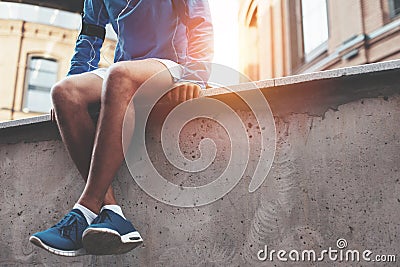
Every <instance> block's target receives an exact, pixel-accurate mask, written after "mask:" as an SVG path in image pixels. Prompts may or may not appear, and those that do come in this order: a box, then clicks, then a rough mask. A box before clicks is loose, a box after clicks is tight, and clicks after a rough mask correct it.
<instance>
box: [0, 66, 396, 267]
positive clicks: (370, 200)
mask: <svg viewBox="0 0 400 267" xmlns="http://www.w3.org/2000/svg"><path fill="white" fill-rule="evenodd" d="M399 66H400V62H399V61H394V62H390V63H380V64H377V65H373V66H370V68H372V70H371V69H370V68H369V66H361V67H358V68H347V69H344V70H338V71H337V73H342V74H343V73H344V74H343V75H342V74H340V75H333V76H330V77H328V76H326V77H325V78H323V79H319V78H316V79H312V76H308V78H307V79H305V80H302V81H299V80H298V78H284V79H286V82H278V80H274V81H273V83H272V84H271V82H267V83H265V84H267V85H268V86H266V87H265V88H263V89H262V92H263V94H264V96H265V97H266V99H268V101H269V103H270V106H271V109H272V111H273V114H274V116H275V124H276V129H277V150H276V155H275V160H274V163H273V165H272V169H271V171H270V172H269V174H268V177H267V180H266V181H265V182H264V183H263V184H262V186H261V188H259V189H258V190H257V191H255V192H254V193H249V192H248V185H249V182H250V179H251V175H252V173H253V172H254V168H255V165H256V164H257V159H258V155H259V147H260V128H259V127H258V126H257V123H256V121H255V119H254V116H253V114H252V113H251V112H250V111H249V110H248V108H247V107H246V106H245V105H244V103H243V101H241V100H240V99H239V98H238V96H236V95H234V94H232V93H230V94H228V93H222V92H221V91H218V89H212V90H210V91H208V92H207V97H213V98H215V99H218V100H221V101H224V102H225V103H228V104H229V105H230V106H231V107H232V108H233V109H234V110H235V111H236V113H237V114H238V115H239V116H240V118H241V119H242V121H243V125H245V127H246V130H247V133H248V137H249V139H248V140H250V149H251V156H250V159H249V164H248V167H247V169H246V171H245V174H244V176H243V178H242V179H241V180H240V182H239V183H238V185H237V186H236V187H235V188H234V189H233V190H232V191H231V192H229V193H228V194H227V195H226V196H224V197H223V198H221V199H219V200H218V201H216V202H214V203H212V204H209V205H205V206H202V207H195V208H179V207H173V206H170V205H167V204H164V203H161V202H159V201H156V200H155V199H153V198H152V197H150V196H149V195H147V194H146V193H145V192H143V191H142V190H141V189H140V188H139V187H138V186H137V184H136V183H135V181H134V180H133V179H132V177H131V175H130V173H129V171H128V169H127V168H126V166H125V165H124V166H123V167H122V168H121V169H120V171H119V173H118V175H117V177H116V179H115V181H114V186H115V189H116V191H117V197H118V199H119V200H120V202H121V205H122V206H123V209H124V210H125V213H126V215H127V217H128V218H129V219H130V220H132V222H133V223H134V225H136V226H137V228H138V229H139V230H140V232H141V233H142V235H143V238H144V240H145V241H144V245H143V246H141V247H139V248H137V249H135V250H134V251H132V252H131V253H128V254H125V255H120V256H83V257H78V258H72V259H71V258H64V257H58V256H54V255H51V254H49V253H47V252H45V251H43V250H41V249H39V248H36V247H34V246H33V245H31V244H29V242H28V237H29V235H30V234H32V233H33V232H35V231H38V230H41V229H45V228H47V227H49V226H51V225H53V224H54V223H55V222H56V221H57V220H58V219H59V218H60V217H61V216H62V215H63V214H64V213H65V212H67V211H68V210H69V209H70V208H71V206H72V205H73V203H74V202H75V201H76V199H77V197H78V196H79V194H80V191H81V190H82V188H83V185H84V184H83V181H81V180H80V179H79V175H78V172H77V170H76V169H75V168H74V166H73V164H72V162H71V160H70V159H69V157H68V155H67V153H66V151H65V149H64V147H63V145H62V143H61V142H60V139H59V136H58V133H57V131H56V127H55V125H54V124H53V123H51V122H50V121H49V120H48V118H47V119H45V120H41V121H37V122H34V123H29V121H24V122H22V123H20V124H19V125H17V124H16V123H14V124H13V125H8V126H7V127H0V128H2V129H0V180H1V185H0V188H1V192H2V193H1V194H0V203H1V204H0V223H1V224H0V225H2V226H1V231H0V265H2V266H19V265H45V266H58V265H61V266H89V265H90V266H190V265H195V266H283V265H286V264H283V263H281V262H279V261H278V260H277V259H275V261H274V262H272V263H271V262H269V261H265V262H261V261H259V260H258V259H257V252H258V251H259V250H261V249H264V247H265V245H268V247H269V249H275V250H279V249H285V250H287V251H289V250H291V249H296V250H298V251H301V250H305V249H314V250H316V251H317V252H320V251H321V250H323V249H328V248H329V247H332V248H333V249H336V248H337V246H336V240H337V239H339V238H344V239H346V240H347V242H348V247H347V248H348V249H352V250H354V249H358V250H360V251H361V252H362V251H364V250H366V249H368V250H371V251H372V252H373V255H376V254H396V255H397V257H399V255H400V239H399V236H398V233H399V232H400V224H399V221H400V211H399V207H400V131H399V125H400V68H399ZM345 73H351V75H346V74H345ZM331 74H332V73H331ZM309 75H313V74H309ZM321 75H322V76H324V75H326V74H324V73H322V74H321V73H317V74H315V77H321ZM290 79H295V80H294V81H293V82H292V83H291V82H289V81H290ZM213 90H214V91H213ZM213 92H214V93H215V94H213ZM243 93H246V91H245V90H243ZM247 93H249V92H247ZM220 115H221V117H224V116H225V117H226V118H227V119H229V114H220ZM157 120H159V118H156V119H154V122H153V123H150V126H149V129H148V131H147V136H146V138H147V141H148V142H147V143H148V147H149V150H148V151H149V153H150V155H149V156H150V158H151V159H152V161H153V163H154V165H155V166H156V167H157V169H158V170H159V172H160V173H162V174H163V175H164V177H167V178H168V180H170V181H171V182H174V183H175V184H184V185H201V184H206V183H208V182H210V181H212V180H213V178H214V177H216V176H218V175H219V174H220V173H221V172H222V171H223V170H224V168H225V167H226V164H227V159H228V158H229V157H228V155H229V153H230V151H231V149H234V148H231V147H230V144H229V140H228V138H227V134H226V132H224V131H223V130H222V128H221V126H220V125H218V124H216V123H215V122H212V121H208V120H205V119H196V120H194V121H192V122H190V123H188V124H187V126H185V128H184V129H183V131H182V133H181V140H180V143H181V149H182V152H183V153H184V155H185V156H186V157H187V158H189V159H196V158H198V157H199V156H200V155H199V150H198V148H197V145H198V144H199V142H200V140H202V139H203V138H207V137H209V138H211V139H213V140H214V142H215V144H216V145H217V149H218V152H217V156H216V159H215V160H214V162H213V163H212V164H211V166H210V167H209V168H208V169H207V170H205V171H204V172H202V173H199V174H190V173H183V172H180V171H177V170H176V169H175V168H173V167H172V166H171V165H170V164H168V162H167V161H166V158H165V156H164V155H163V154H162V153H161V152H162V149H161V145H160V142H159V140H160V133H159V127H160V126H159V124H158V123H157ZM3 126H4V124H3ZM243 142H244V141H243ZM266 171H267V170H266ZM141 172H142V170H140V169H138V170H136V175H140V173H141ZM292 265H293V266H310V263H301V262H297V263H293V264H292ZM313 265H315V266H317V265H318V266H349V265H362V266H376V263H365V262H360V263H357V264H356V263H349V262H347V263H346V262H342V263H339V262H337V261H336V262H333V261H328V260H326V261H324V262H322V263H314V264H313ZM379 266H396V263H394V264H393V263H392V264H380V265H379Z"/></svg>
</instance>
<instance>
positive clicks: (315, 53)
mask: <svg viewBox="0 0 400 267" xmlns="http://www.w3.org/2000/svg"><path fill="white" fill-rule="evenodd" d="M302 2H303V0H300V5H299V8H300V16H301V18H300V19H301V26H300V28H301V42H302V44H301V46H302V49H303V52H302V53H303V65H305V64H307V63H309V62H312V61H313V60H314V59H316V58H318V57H319V56H320V55H322V54H323V53H325V52H327V51H328V42H329V37H330V30H329V5H328V0H325V5H326V26H327V31H328V32H327V33H328V36H327V39H326V40H325V41H324V42H323V43H321V44H320V45H318V46H317V47H315V48H314V49H312V50H311V51H310V52H308V53H306V51H305V44H304V24H303V21H304V20H303V8H302V7H303V5H302Z"/></svg>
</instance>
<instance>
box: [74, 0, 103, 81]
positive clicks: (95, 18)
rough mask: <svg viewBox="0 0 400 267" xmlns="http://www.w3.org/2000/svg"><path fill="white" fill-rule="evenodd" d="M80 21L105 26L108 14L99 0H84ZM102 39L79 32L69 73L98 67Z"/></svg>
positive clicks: (77, 72)
mask: <svg viewBox="0 0 400 267" xmlns="http://www.w3.org/2000/svg"><path fill="white" fill-rule="evenodd" d="M82 23H85V24H92V25H96V26H100V27H103V28H105V26H106V24H107V23H108V14H107V11H106V8H105V7H104V3H103V1H101V0H85V3H84V8H83V16H82ZM103 41H104V40H103V39H101V38H99V37H95V36H89V35H86V34H80V35H79V36H78V39H77V40H76V45H75V53H74V56H73V57H72V59H71V67H70V70H69V72H68V74H67V75H68V76H69V75H73V74H79V73H83V72H88V71H92V70H94V69H97V68H98V64H99V61H100V48H101V46H102V45H103Z"/></svg>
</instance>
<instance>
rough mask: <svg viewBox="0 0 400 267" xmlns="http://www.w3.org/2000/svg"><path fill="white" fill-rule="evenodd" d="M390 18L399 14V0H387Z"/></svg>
mask: <svg viewBox="0 0 400 267" xmlns="http://www.w3.org/2000/svg"><path fill="white" fill-rule="evenodd" d="M389 12H390V18H394V17H396V16H398V15H400V0H389Z"/></svg>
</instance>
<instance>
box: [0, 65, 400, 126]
mask: <svg viewBox="0 0 400 267" xmlns="http://www.w3.org/2000/svg"><path fill="white" fill-rule="evenodd" d="M387 71H390V72H399V71H400V60H393V61H387V62H380V63H373V64H367V65H360V66H354V67H347V68H341V69H335V70H328V71H321V72H314V73H307V74H300V75H294V76H287V77H282V78H275V79H269V80H263V81H256V82H254V83H248V84H246V83H244V84H239V85H234V86H229V87H228V88H227V89H226V88H212V89H208V90H206V91H204V92H203V96H205V97H216V96H218V95H221V94H230V93H232V92H245V91H248V90H253V89H254V88H255V87H256V88H259V89H263V90H265V89H272V88H274V87H280V86H289V85H297V84H299V83H303V84H304V83H307V86H312V83H316V82H319V81H323V80H330V81H332V80H334V79H337V78H342V79H346V78H356V79H366V78H369V77H370V76H371V74H372V75H373V76H377V75H380V74H382V73H385V72H387ZM324 89H325V88H319V90H324ZM49 121H50V115H43V116H37V117H32V118H27V119H20V120H14V121H7V122H0V131H1V129H6V128H12V127H18V126H26V125H31V124H35V123H43V122H49Z"/></svg>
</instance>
